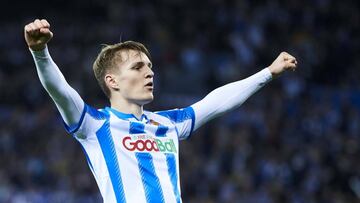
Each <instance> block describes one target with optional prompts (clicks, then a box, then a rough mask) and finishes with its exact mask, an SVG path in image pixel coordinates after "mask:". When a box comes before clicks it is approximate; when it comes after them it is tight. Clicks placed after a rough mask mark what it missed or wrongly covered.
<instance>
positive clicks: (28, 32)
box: [24, 19, 53, 51]
mask: <svg viewBox="0 0 360 203" xmlns="http://www.w3.org/2000/svg"><path fill="white" fill-rule="evenodd" d="M24 36H25V41H26V43H27V45H28V46H29V48H30V49H31V50H33V51H40V50H43V49H45V47H46V44H47V43H48V42H49V41H50V40H51V38H52V37H53V33H52V32H51V31H50V24H49V23H48V22H47V21H46V20H44V19H43V20H39V19H36V20H35V21H34V22H32V23H29V24H27V25H25V27H24Z"/></svg>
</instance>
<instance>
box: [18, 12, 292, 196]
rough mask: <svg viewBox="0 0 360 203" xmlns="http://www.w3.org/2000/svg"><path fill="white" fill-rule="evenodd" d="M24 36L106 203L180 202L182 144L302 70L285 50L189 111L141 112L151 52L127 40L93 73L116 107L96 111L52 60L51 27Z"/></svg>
mask: <svg viewBox="0 0 360 203" xmlns="http://www.w3.org/2000/svg"><path fill="white" fill-rule="evenodd" d="M24 33H25V40H26V42H27V45H28V46H29V48H30V50H31V53H32V55H33V58H34V61H35V64H36V68H37V72H38V75H39V78H40V81H41V83H42V85H43V86H44V88H45V89H46V91H47V92H48V93H49V95H50V96H51V98H52V99H53V100H54V102H55V104H56V106H57V108H58V110H59V112H60V114H61V116H62V118H63V120H64V123H65V127H66V130H67V131H68V132H69V133H70V134H72V135H73V136H74V137H75V139H77V140H78V141H79V142H80V143H81V145H82V147H83V148H84V151H85V155H86V157H87V161H88V164H89V167H90V169H91V171H92V173H93V175H94V177H95V179H96V182H97V184H98V186H99V189H100V192H101V195H102V197H103V199H104V202H136V203H140V202H156V203H159V202H181V195H180V194H181V193H180V183H179V157H178V156H179V144H178V140H183V139H186V138H188V137H189V136H190V134H191V133H192V132H193V131H194V130H196V129H198V128H199V127H200V126H201V125H203V124H204V123H206V122H207V121H209V120H211V119H213V118H215V117H217V116H219V115H222V114H223V113H225V112H227V111H230V110H232V109H234V108H236V107H238V106H240V105H241V104H242V103H243V102H244V101H245V100H246V99H247V98H248V97H249V96H251V95H252V94H254V93H255V92H256V91H257V90H258V89H260V88H261V87H262V86H264V85H265V84H266V83H267V82H268V81H270V80H271V79H272V77H274V76H277V75H279V74H281V73H282V72H284V71H285V70H294V69H295V68H296V65H297V61H296V59H295V58H294V57H293V56H291V55H289V54H287V53H285V52H283V53H281V54H280V55H279V56H278V58H276V59H275V61H274V62H273V63H272V64H271V65H270V66H269V67H267V68H265V69H263V70H261V71H260V72H258V73H256V74H254V75H252V76H250V77H248V78H246V79H244V80H240V81H237V82H233V83H230V84H228V85H225V86H223V87H220V88H217V89H216V90H214V91H212V92H211V93H210V94H208V95H207V96H206V97H205V98H204V99H202V100H201V101H199V102H197V103H195V104H193V105H191V106H189V107H187V108H183V109H174V110H169V111H160V112H155V113H153V112H148V111H144V110H143V106H144V105H145V104H147V103H149V102H151V101H152V100H153V89H154V86H153V77H154V72H153V70H152V64H151V61H150V54H149V52H148V51H147V49H146V48H145V47H144V46H143V45H142V44H140V43H137V42H132V41H127V42H122V43H118V44H115V45H110V46H107V47H105V48H104V49H102V50H101V52H100V54H99V55H98V57H97V59H96V61H95V62H94V66H93V68H94V73H95V76H96V78H97V80H98V82H99V84H100V86H101V88H102V89H103V90H104V92H105V94H106V95H107V96H108V98H109V100H110V103H111V107H106V108H104V109H99V110H98V109H94V108H92V107H91V106H89V105H87V104H86V103H84V101H83V100H82V99H81V97H80V95H79V94H78V93H77V92H76V91H75V90H74V89H73V88H71V87H70V85H69V84H68V83H67V82H66V80H65V78H64V77H63V75H62V74H61V72H60V70H59V69H58V67H57V66H56V64H55V63H54V62H53V60H52V59H51V57H50V54H49V52H48V49H47V43H48V42H49V41H50V39H51V38H52V37H53V34H52V32H51V31H50V25H49V23H48V22H47V21H46V20H38V19H37V20H35V21H34V22H32V23H29V24H28V25H26V26H25V28H24Z"/></svg>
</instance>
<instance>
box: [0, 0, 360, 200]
mask: <svg viewBox="0 0 360 203" xmlns="http://www.w3.org/2000/svg"><path fill="white" fill-rule="evenodd" d="M1 10H2V12H0V39H1V40H0V202H4V203H23V202H24V203H25V202H31V203H32V202H35V203H43V202H69V203H71V202H74V203H75V202H76V203H77V202H80V203H91V202H94V203H95V202H96V203H98V202H101V197H100V194H99V191H98V188H97V186H96V183H95V180H94V178H93V177H92V174H91V172H90V170H89V169H88V166H87V164H86V160H85V156H84V154H83V152H82V151H81V147H80V145H79V144H78V143H77V142H76V141H75V139H73V138H72V137H71V136H70V135H67V134H66V132H65V130H64V128H63V125H62V121H61V118H60V115H59V113H58V112H57V110H56V108H55V105H54V104H53V102H52V101H51V99H50V97H49V96H48V95H47V94H46V92H45V90H44V89H43V88H42V86H41V84H40V82H39V79H38V77H37V74H36V70H35V66H34V63H33V60H32V57H31V55H30V53H29V51H28V49H27V47H26V45H25V42H24V39H23V27H24V25H25V24H27V23H29V22H31V21H33V20H34V19H36V18H46V19H47V20H48V21H49V22H50V24H51V26H52V28H51V29H52V31H53V33H54V38H53V40H52V41H51V42H50V44H49V50H50V53H51V54H52V57H53V59H54V60H55V62H56V63H57V64H58V66H59V67H60V69H61V71H62V72H63V74H64V75H65V77H66V79H67V80H68V82H69V83H70V84H71V85H72V86H73V87H74V88H75V89H76V90H77V91H78V92H79V93H80V95H82V97H83V99H84V100H85V101H86V102H87V103H88V104H90V105H92V106H95V107H97V108H102V107H104V106H107V105H109V104H108V103H107V101H106V97H105V96H104V94H103V93H102V92H101V90H100V88H99V86H98V84H97V82H96V80H95V77H94V76H93V72H92V63H93V61H94V59H95V57H96V55H97V53H98V52H99V51H100V49H101V44H112V43H117V42H119V41H125V40H135V41H140V42H143V43H144V44H145V45H146V46H147V47H148V48H149V50H150V52H151V54H152V60H153V64H154V71H155V100H154V101H153V102H152V103H151V104H150V105H148V106H146V109H147V110H164V109H170V108H175V107H179V108H180V107H186V106H188V105H191V104H193V103H194V102H196V101H198V100H200V99H201V98H203V97H204V96H205V95H206V94H207V93H209V92H210V91H211V90H213V89H215V88H216V87H219V86H221V85H224V84H226V83H229V82H232V81H236V80H239V79H243V78H245V77H247V76H250V75H251V74H254V73H256V72H258V71H260V70H261V69H263V68H265V67H267V66H268V65H270V64H271V63H272V61H273V60H274V59H275V58H276V57H277V56H278V54H279V53H280V52H281V51H288V52H289V53H291V54H292V55H294V56H295V57H296V58H297V59H298V62H299V65H298V70H297V71H296V72H294V73H287V74H284V75H283V76H281V77H280V78H277V79H276V80H274V81H272V82H271V83H270V84H268V85H267V86H266V87H264V88H263V89H261V90H260V91H259V92H258V93H257V94H255V95H254V96H252V97H251V98H250V99H248V101H246V102H245V104H243V105H242V106H241V107H240V108H239V109H237V110H236V111H233V112H231V113H228V114H226V115H225V116H222V117H220V118H218V119H215V120H213V121H211V122H210V123H209V124H207V125H205V126H204V127H202V128H201V129H199V130H198V131H196V132H195V133H194V134H193V136H192V137H191V139H189V140H187V141H182V142H181V145H180V173H181V176H180V177H181V189H182V198H183V202H186V203H188V202H190V203H195V202H196V203H202V202H206V203H215V202H222V203H231V202H239V203H243V202H244V203H278V202H279V203H283V202H290V203H316V202H319V203H352V202H360V158H359V157H360V146H359V144H360V143H359V141H360V84H359V83H360V74H359V71H360V69H359V68H360V50H359V48H360V39H359V36H360V35H359V28H360V12H359V10H360V3H359V1H358V0H347V1H334V0H313V1H306V0H305V1H298V0H288V1H285V0H284V1H282V0H268V1H264V0H257V1H251V0H242V1H240V0H239V1H236V0H228V1H226V0H207V1H205V0H193V1H188V0H166V1H165V0H163V1H161V0H155V1H139V0H131V1H130V0H129V1H113V0H103V1H100V0H90V1H85V0H73V1H70V0H53V1H45V0H35V1H24V2H18V1H8V0H7V1H5V2H3V7H2V9H1Z"/></svg>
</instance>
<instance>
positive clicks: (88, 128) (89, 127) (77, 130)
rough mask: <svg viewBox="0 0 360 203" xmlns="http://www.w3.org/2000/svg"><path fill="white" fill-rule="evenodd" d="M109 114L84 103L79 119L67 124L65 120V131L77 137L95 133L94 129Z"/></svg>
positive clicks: (82, 137)
mask: <svg viewBox="0 0 360 203" xmlns="http://www.w3.org/2000/svg"><path fill="white" fill-rule="evenodd" d="M108 117H109V115H108V114H107V113H106V112H105V111H101V110H97V109H95V108H93V107H91V106H89V105H87V104H85V105H84V109H83V111H82V114H81V117H80V119H79V121H78V122H77V123H75V124H73V125H70V126H69V125H67V124H66V123H65V122H63V123H64V125H65V129H66V131H67V132H68V133H69V134H71V135H73V136H74V137H75V138H77V139H86V138H89V137H90V136H92V135H95V133H96V130H97V129H99V128H100V127H101V126H102V124H103V123H104V122H105V120H106V119H107V118H108Z"/></svg>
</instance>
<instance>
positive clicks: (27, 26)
mask: <svg viewBox="0 0 360 203" xmlns="http://www.w3.org/2000/svg"><path fill="white" fill-rule="evenodd" d="M24 30H25V32H26V33H29V32H30V30H31V28H30V26H29V25H25V27H24Z"/></svg>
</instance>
